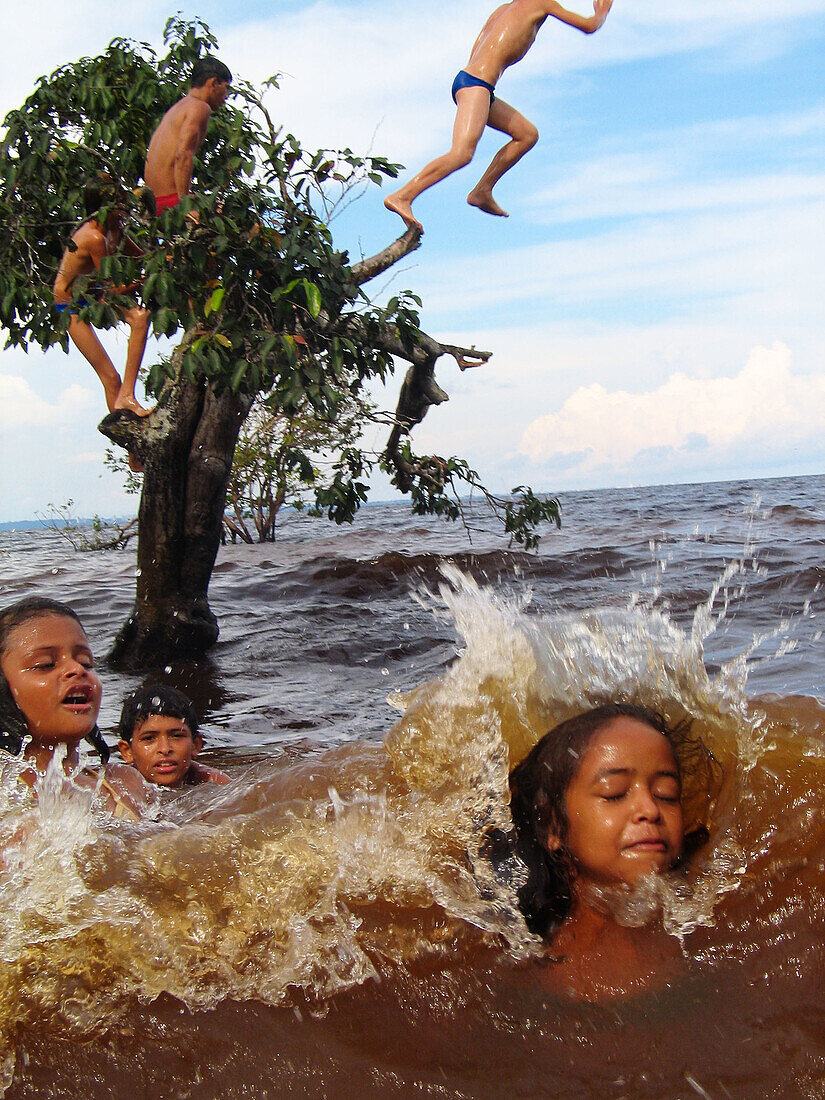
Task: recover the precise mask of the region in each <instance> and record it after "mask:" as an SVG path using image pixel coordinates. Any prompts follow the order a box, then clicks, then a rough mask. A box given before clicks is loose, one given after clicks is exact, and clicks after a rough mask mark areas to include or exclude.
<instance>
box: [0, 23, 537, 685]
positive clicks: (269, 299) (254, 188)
mask: <svg viewBox="0 0 825 1100" xmlns="http://www.w3.org/2000/svg"><path fill="white" fill-rule="evenodd" d="M165 44H166V52H165V54H164V55H163V56H160V57H159V56H156V54H155V53H154V52H153V50H152V49H151V48H150V47H149V46H147V45H145V44H136V43H133V42H129V41H126V40H123V39H116V40H115V41H113V42H112V43H111V45H110V46H109V47H108V49H107V50H106V51H105V53H103V54H101V55H100V56H99V57H94V58H83V59H81V60H79V61H76V62H73V63H71V64H68V65H65V66H64V67H63V68H61V69H59V70H57V72H55V73H54V74H52V76H50V77H48V78H45V77H44V78H41V79H40V80H39V81H38V84H37V87H36V89H35V91H34V92H33V94H32V95H31V96H30V97H29V98H28V99H27V100H26V102H25V103H24V104H23V106H22V107H21V108H20V109H19V110H15V111H12V112H11V113H10V114H9V115H8V117H7V118H6V120H5V125H6V127H7V130H6V134H5V138H4V139H3V143H2V147H0V228H1V229H2V233H1V234H0V237H1V238H2V239H0V324H2V325H3V327H4V328H5V329H6V330H7V332H8V344H10V345H18V346H21V347H23V348H26V347H27V346H28V345H30V344H37V345H39V346H40V347H41V348H43V349H46V348H49V347H51V346H53V345H60V346H62V347H63V348H64V349H65V348H66V347H67V335H66V327H67V322H68V318H66V317H65V316H64V317H63V318H62V319H58V318H57V317H56V316H55V314H54V312H53V310H52V309H51V308H50V306H51V295H50V288H51V283H52V281H53V279H54V275H55V271H56V269H57V264H58V262H59V259H60V255H61V252H62V250H63V248H65V247H66V241H67V239H68V237H69V236H70V234H71V232H72V231H73V229H74V228H75V227H76V225H77V224H78V221H79V218H80V208H81V201H82V189H83V185H84V183H85V182H86V181H87V180H89V179H90V178H93V177H96V176H99V175H100V174H101V173H105V174H106V175H107V176H108V177H109V178H110V180H112V181H113V182H114V184H115V185H116V186H117V187H118V188H119V189H120V191H121V195H122V200H121V201H122V203H123V204H124V205H125V208H126V209H125V214H124V218H125V220H126V222H127V231H128V232H129V235H130V236H131V237H132V238H133V239H134V240H136V241H137V242H138V243H139V244H140V246H141V248H142V250H143V256H142V258H141V259H140V260H139V261H138V260H135V259H132V258H130V257H128V256H126V255H125V254H121V253H118V254H115V255H113V256H111V257H107V259H106V260H105V261H104V264H103V267H102V270H101V272H100V276H101V277H102V281H103V283H104V286H106V287H108V288H109V289H108V292H107V293H105V294H104V295H103V296H102V297H101V298H100V300H92V301H91V302H90V304H88V305H87V306H85V307H83V309H82V312H81V316H82V317H83V318H84V319H86V320H88V321H90V322H91V323H92V324H94V325H96V326H98V327H102V328H107V327H111V326H113V325H116V324H117V323H118V321H119V313H118V307H119V306H120V307H122V306H124V305H125V304H126V302H127V300H126V299H125V298H122V297H119V296H118V295H117V294H116V293H115V291H114V288H115V287H122V286H127V285H129V284H130V283H133V282H136V281H142V284H143V286H142V296H143V300H144V303H145V304H146V306H147V307H148V308H149V309H150V310H151V313H152V322H153V326H154V330H155V332H156V333H158V334H162V335H166V336H170V337H171V336H176V337H177V338H178V343H177V345H176V347H175V349H174V351H173V352H172V354H171V356H170V357H169V358H168V359H166V360H163V361H161V362H158V363H156V364H154V365H153V366H152V367H151V369H150V371H149V377H148V382H147V386H148V388H149V389H150V391H151V392H153V393H154V394H155V395H156V396H157V408H156V411H155V412H154V413H153V414H152V415H151V416H150V417H149V418H147V419H138V418H137V417H135V416H134V415H133V414H131V413H129V412H116V413H112V414H111V415H109V416H107V417H106V419H105V420H104V421H103V422H102V424H101V426H100V427H101V431H102V432H103V433H104V434H105V435H107V436H108V437H109V438H110V439H111V440H113V441H114V442H116V443H117V444H119V445H121V446H123V447H126V448H127V449H128V450H129V452H131V453H132V454H133V455H136V456H138V457H139V458H140V460H141V461H142V462H143V463H144V466H145V475H144V481H143V489H142V493H141V500H140V508H139V538H138V571H137V591H136V598H135V604H134V608H133V611H132V613H131V615H130V616H129V619H128V621H127V622H126V623H125V625H124V626H123V627H122V629H121V631H120V633H119V635H118V638H117V641H116V643H115V649H114V652H113V655H112V656H113V658H114V659H116V660H120V661H121V662H124V663H128V664H132V665H147V664H148V665H156V664H158V663H164V662H166V661H168V660H171V659H175V658H178V657H182V656H192V655H197V654H199V653H202V652H204V651H205V650H207V649H208V648H209V647H210V646H211V645H212V644H213V643H214V642H215V640H216V639H217V636H218V625H217V621H216V619H215V616H214V615H213V613H212V611H211V609H210V607H209V603H208V599H207V592H208V586H209V580H210V576H211V573H212V568H213V565H214V562H215V557H216V554H217V550H218V546H219V543H220V537H221V520H222V516H223V510H224V504H225V501H226V491H227V483H228V479H229V475H230V470H231V465H232V456H233V452H234V450H235V445H236V441H237V439H238V433H239V431H240V429H241V426H242V425H243V423H244V420H245V418H246V417H247V415H248V414H249V411H250V408H251V407H252V405H253V402H254V400H255V398H256V396H257V395H259V394H262V393H266V394H267V395H268V397H267V400H268V402H269V407H270V408H272V409H274V410H277V411H278V412H279V413H281V414H283V415H286V416H290V415H298V414H305V413H306V410H307V409H310V410H312V412H313V413H314V414H315V415H316V416H317V417H318V418H320V419H323V420H327V421H330V422H335V421H336V418H337V417H338V416H339V415H340V411H341V409H342V408H344V407H350V406H351V402H352V398H353V397H358V396H359V395H360V394H361V393H362V391H363V389H364V387H365V386H366V385H367V384H368V383H369V381H370V380H371V379H375V378H380V379H386V378H387V377H388V376H389V375H390V374H391V373H392V372H393V370H394V367H395V363H396V361H397V360H402V361H404V362H405V363H406V364H408V369H407V372H406V375H405V377H404V380H403V383H402V386H401V391H400V395H399V399H398V406H397V409H396V411H395V413H394V415H392V416H389V415H387V417H386V423H387V424H388V427H389V428H390V433H389V439H388V442H387V446H386V448H385V450H384V451H383V452H382V453H381V454H371V453H369V452H367V451H366V450H365V449H364V448H363V447H361V446H358V445H356V444H352V443H350V444H348V445H346V446H344V447H343V448H342V449H341V451H340V453H339V454H338V455H337V456H336V459H335V468H334V472H333V476H332V477H331V478H327V479H326V480H325V481H324V483H323V484H322V485H319V486H318V489H317V492H316V506H317V508H318V509H320V510H322V511H324V512H325V513H326V514H327V515H328V516H329V517H330V518H331V519H333V520H335V521H337V522H343V521H346V520H350V519H351V518H352V517H353V515H354V514H355V512H356V511H357V509H358V507H359V506H360V504H361V503H362V502H363V501H364V500H365V499H366V493H367V479H368V476H369V473H370V471H371V469H372V468H373V467H374V466H375V465H376V464H379V465H380V466H381V467H382V468H383V469H385V470H386V471H388V472H389V474H390V476H391V478H392V480H393V482H394V484H395V485H396V486H397V487H398V488H399V489H400V490H401V491H402V492H404V493H406V494H408V495H409V497H410V498H411V502H412V507H413V509H414V511H416V512H418V513H425V512H430V513H436V514H441V515H445V516H447V517H450V518H453V519H454V518H456V517H458V516H459V515H460V514H461V507H462V506H461V497H460V491H461V490H462V488H463V489H466V488H467V487H468V486H469V487H475V488H478V489H480V490H481V491H482V492H483V493H484V495H485V496H487V498H488V500H490V502H491V503H492V504H493V506H494V507H498V508H499V509H500V511H501V514H502V518H503V521H504V525H505V529H506V530H508V531H509V532H510V533H511V534H512V536H513V537H514V538H515V539H516V540H517V541H519V542H521V543H523V544H525V545H527V546H531V545H535V543H536V541H537V537H536V533H535V532H536V528H537V527H538V525H539V524H540V523H542V522H544V521H546V520H553V521H556V522H558V506H557V503H556V502H555V501H553V500H539V499H538V498H537V497H535V495H534V494H533V493H532V492H531V491H530V490H529V489H526V488H520V489H518V490H514V491H513V495H512V496H511V497H510V498H508V499H502V500H499V499H498V498H495V497H492V496H491V494H489V493H487V491H486V490H485V489H484V487H483V486H482V485H481V483H480V480H479V478H478V475H477V474H476V473H475V471H473V470H471V469H470V468H469V466H468V465H467V464H466V463H465V462H463V461H462V460H460V459H455V458H451V459H443V458H440V457H437V456H426V457H421V456H416V455H415V454H414V453H413V451H412V449H411V447H410V442H409V438H408V436H409V431H410V428H411V427H412V426H413V425H414V424H416V423H418V422H419V421H420V420H421V419H422V417H423V416H424V415H425V413H426V411H427V409H428V407H429V406H430V405H432V404H437V403H439V402H440V401H443V400H446V397H447V395H446V394H445V393H444V392H443V390H441V389H440V387H439V386H438V384H437V383H436V380H435V374H434V368H435V364H436V361H437V360H438V358H439V357H440V356H442V355H444V354H449V355H452V356H454V357H455V358H456V360H457V361H458V362H459V364H460V365H461V366H462V367H465V366H469V365H477V364H479V363H482V362H484V361H486V359H487V358H488V357H489V355H488V353H486V352H477V351H475V350H473V349H466V348H459V347H454V346H451V345H447V344H444V343H441V342H439V341H438V340H435V339H433V338H432V337H431V336H429V335H427V334H426V333H425V332H423V331H422V330H421V328H420V326H419V318H418V314H417V311H416V307H417V306H418V305H420V302H419V301H418V299H416V298H415V297H414V295H411V294H399V295H397V296H395V297H393V298H392V299H391V300H390V301H389V302H387V303H386V304H377V303H375V302H372V301H371V300H370V299H369V298H368V297H367V295H366V294H365V292H364V289H363V288H364V286H365V284H367V283H369V282H370V280H372V279H374V278H375V277H376V276H378V275H380V274H381V273H382V272H385V271H387V270H388V269H389V268H390V267H391V266H392V265H393V264H395V263H396V262H397V261H398V260H399V259H401V258H402V257H403V256H405V255H406V254H408V253H409V252H410V251H411V250H413V249H415V248H417V247H418V245H419V236H418V235H417V234H416V233H415V232H413V231H408V232H407V233H405V234H404V235H403V236H402V237H400V238H399V239H398V240H396V241H394V242H393V243H392V244H390V245H389V246H388V247H387V248H385V249H384V250H383V251H382V252H380V253H379V254H378V255H376V256H373V257H372V258H369V259H364V260H361V261H360V262H356V263H350V261H349V259H348V257H347V254H346V253H345V252H341V251H339V250H337V249H336V248H335V246H334V243H333V240H332V236H331V233H330V230H329V225H328V223H329V214H330V210H331V208H332V207H333V206H334V204H335V202H336V201H338V200H340V198H341V197H342V196H344V195H351V190H352V188H353V186H356V185H359V184H361V183H368V182H373V183H380V182H381V179H382V177H386V176H394V175H395V174H396V171H397V166H396V165H393V164H390V163H389V162H388V161H387V160H385V159H383V158H381V157H366V158H364V157H359V156H356V155H354V154H353V153H352V152H351V151H350V150H349V149H346V150H343V151H337V152H328V151H322V152H316V153H308V152H305V151H304V150H303V149H302V148H301V146H300V144H299V142H298V141H297V140H296V139H295V138H294V137H293V136H292V135H291V134H285V133H283V132H282V130H280V129H279V128H278V127H276V126H275V125H274V124H273V122H272V119H271V117H270V115H269V113H268V111H267V109H266V106H265V104H264V102H263V99H262V94H261V93H260V92H259V91H257V90H256V89H255V88H253V87H252V86H251V85H249V84H247V83H244V82H243V81H235V82H234V83H233V90H234V92H235V95H234V97H233V100H232V101H231V102H234V104H235V105H234V106H229V105H227V106H226V107H225V108H223V109H222V110H220V111H219V112H216V113H215V115H213V117H212V120H211V121H210V126H209V131H208V134H207V139H206V141H205V143H204V145H203V147H202V148H201V151H200V154H199V158H198V161H197V163H196V180H195V184H194V190H195V193H194V194H193V195H191V196H189V197H187V198H186V199H184V200H183V201H182V202H181V204H180V206H178V207H177V208H174V209H172V210H167V211H164V212H163V214H162V215H161V216H160V217H159V218H157V217H155V216H154V209H153V202H152V196H151V194H147V192H146V191H145V190H144V191H140V189H136V185H137V184H138V181H139V180H140V178H141V174H142V170H143V162H144V158H145V155H146V148H147V145H148V142H149V138H150V136H151V134H152V131H153V129H154V126H155V125H156V123H157V121H158V119H159V118H160V116H161V115H162V114H163V112H164V111H165V110H166V109H167V108H168V107H170V106H171V105H172V104H173V103H174V102H175V101H176V100H177V99H178V98H179V97H180V96H181V95H182V94H185V89H186V80H187V75H188V73H189V71H190V70H191V66H192V64H193V62H194V61H195V59H196V58H197V57H198V56H200V55H202V54H203V53H205V52H208V51H212V52H214V50H215V48H216V46H217V43H216V42H215V39H214V38H213V36H212V35H211V33H210V32H209V29H208V28H207V27H206V26H204V25H203V24H202V23H199V22H194V23H189V22H185V21H182V20H180V19H171V20H170V21H169V22H168V23H167V26H166V32H165ZM273 86H276V82H275V81H274V80H272V81H269V82H268V83H267V85H265V87H264V91H266V90H267V89H268V88H270V87H273ZM106 214H107V211H106V209H105V208H102V209H101V210H100V211H99V214H98V216H99V217H100V218H101V220H103V219H105V217H106ZM98 281H100V280H98ZM81 282H82V281H81ZM83 290H84V287H83V286H82V285H78V286H77V287H76V288H75V295H76V297H77V298H80V297H81V296H82V294H83ZM90 297H91V295H90ZM365 407H367V406H366V405H365ZM289 461H290V462H292V463H294V465H295V468H296V469H297V470H298V471H300V470H301V469H302V468H303V469H309V468H310V467H311V461H310V458H309V456H308V455H306V454H303V453H302V452H301V449H300V447H295V448H293V449H292V451H291V454H290V456H289Z"/></svg>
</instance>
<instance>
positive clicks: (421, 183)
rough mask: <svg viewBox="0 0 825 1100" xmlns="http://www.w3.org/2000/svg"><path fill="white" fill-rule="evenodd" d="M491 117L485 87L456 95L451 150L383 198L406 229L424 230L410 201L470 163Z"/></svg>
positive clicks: (474, 88)
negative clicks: (402, 221)
mask: <svg viewBox="0 0 825 1100" xmlns="http://www.w3.org/2000/svg"><path fill="white" fill-rule="evenodd" d="M493 108H495V104H493ZM490 114H491V110H490V93H489V92H488V91H487V89H486V88H479V87H469V88H461V89H459V91H458V92H456V115H455V123H454V124H453V143H452V145H451V147H450V151H449V152H448V153H445V154H444V155H443V156H441V157H436V159H435V160H431V161H430V163H429V164H428V165H426V166H425V167H424V168H422V169H421V171H420V172H419V173H418V174H417V175H415V176H413V178H412V179H411V180H410V181H409V183H405V184H404V186H403V187H400V188H399V189H398V190H397V191H395V192H393V194H391V195H387V197H386V198H385V199H384V206H386V208H387V209H388V210H392V212H393V213H394V214H398V215H399V217H401V218H403V219H404V222H405V224H406V225H407V228H409V229H418V230H421V231H423V228H424V227H423V226H422V225H421V222H420V221H418V219H417V218H416V217H415V215H414V214H413V212H412V202H413V200H414V199H416V198H418V196H419V195H420V194H421V192H422V191H426V190H427V188H428V187H432V186H433V184H434V183H439V182H440V181H441V180H443V179H445V178H446V177H447V176H449V175H452V173H453V172H456V171H457V170H458V169H459V168H463V167H464V166H465V164H469V163H470V161H471V160H472V159H473V154H474V153H475V151H476V146H477V145H478V142H479V139H480V138H481V135H482V134H483V133H484V127H485V126H486V125H487V119H488V116H490ZM525 152H526V150H525Z"/></svg>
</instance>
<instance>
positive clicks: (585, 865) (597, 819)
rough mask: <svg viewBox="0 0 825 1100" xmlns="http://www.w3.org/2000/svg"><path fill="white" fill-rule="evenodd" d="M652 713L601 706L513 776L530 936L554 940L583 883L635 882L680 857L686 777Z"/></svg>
mask: <svg viewBox="0 0 825 1100" xmlns="http://www.w3.org/2000/svg"><path fill="white" fill-rule="evenodd" d="M679 732H680V731H676V732H675V733H674V731H672V730H671V729H670V728H669V727H668V726H667V724H666V722H665V720H664V718H663V717H662V716H661V715H660V714H657V713H656V712H655V711H650V710H647V709H646V708H644V707H638V706H633V705H630V704H622V703H615V704H610V705H607V706H602V707H597V708H595V709H594V710H590V711H587V712H585V713H584V714H581V715H579V716H578V717H576V718H571V719H569V720H568V721H566V722H562V723H561V724H560V725H559V726H556V728H555V729H553V730H551V731H550V732H549V733H548V734H546V735H545V736H544V737H543V738H542V739H541V740H540V741H539V742H538V744H537V745H536V746H535V747H534V748H533V750H532V751H531V752H530V754H529V755H528V756H527V758H526V759H525V760H524V761H523V762H522V763H521V764H519V766H518V767H517V768H515V769H514V770H513V771H512V772H511V774H510V790H511V811H512V816H513V823H514V825H515V827H516V832H517V837H518V840H517V846H518V852H519V855H520V856H521V857H522V859H523V860H524V862H525V863H526V865H527V867H528V869H529V872H530V874H529V879H528V882H527V883H526V884H525V885H524V886H523V887H522V889H521V890H520V892H519V901H520V903H521V906H522V910H523V911H524V914H525V917H526V919H527V923H528V925H529V927H530V928H531V930H532V931H534V932H537V933H539V934H540V935H543V936H548V935H550V934H551V933H552V932H553V931H554V929H555V928H557V927H558V925H559V924H561V923H562V921H563V920H564V919H565V918H566V917H567V915H568V914H569V912H570V910H571V908H572V907H573V905H574V902H575V897H576V892H577V886H578V885H579V884H585V883H592V884H597V885H602V886H604V885H619V884H625V885H628V886H632V885H634V884H635V883H636V882H637V881H638V879H639V878H641V876H642V875H645V874H649V873H651V872H660V871H666V870H669V869H670V868H671V867H673V866H674V865H675V864H676V863H677V862H678V860H679V859H680V857H681V856H682V854H683V850H684V821H683V814H682V805H681V793H682V792H681V773H680V767H679V762H678V759H677V755H676V752H675V750H674V736H678V734H679Z"/></svg>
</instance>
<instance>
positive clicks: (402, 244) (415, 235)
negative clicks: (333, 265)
mask: <svg viewBox="0 0 825 1100" xmlns="http://www.w3.org/2000/svg"><path fill="white" fill-rule="evenodd" d="M420 246H421V230H420V229H408V230H407V232H406V233H405V234H404V235H403V236H401V237H399V238H398V239H397V240H395V241H393V242H392V244H389V245H387V247H386V248H385V249H383V250H382V251H381V252H377V253H376V254H375V255H374V256H370V257H369V259H367V260H361V262H360V263H357V264H353V265H352V274H353V275H354V276H355V281H356V283H358V285H359V286H360V285H361V284H362V283H367V282H369V280H370V279H374V278H375V276H376V275H380V274H381V273H382V271H386V270H387V268H388V267H392V265H393V264H396V263H398V261H399V260H401V259H403V258H404V256H407V255H409V253H410V252H414V251H415V250H416V248H420Z"/></svg>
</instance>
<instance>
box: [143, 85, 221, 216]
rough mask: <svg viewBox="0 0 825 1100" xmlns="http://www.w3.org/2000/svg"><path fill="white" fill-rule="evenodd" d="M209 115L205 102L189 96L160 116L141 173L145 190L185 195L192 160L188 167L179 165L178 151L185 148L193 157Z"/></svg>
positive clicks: (200, 142)
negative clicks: (145, 186)
mask: <svg viewBox="0 0 825 1100" xmlns="http://www.w3.org/2000/svg"><path fill="white" fill-rule="evenodd" d="M211 114H212V109H211V107H210V106H209V104H208V103H206V102H204V100H203V99H200V98H197V97H196V96H193V95H191V94H190V95H187V96H184V98H183V99H181V100H179V102H177V103H176V104H175V105H174V106H173V107H170V108H169V110H168V111H167V112H166V114H165V115H164V116H163V118H162V119H161V121H160V125H159V126H158V128H157V129H156V130H155V132H154V134H153V135H152V140H151V141H150V142H149V149H148V150H147V153H146V168H145V170H144V173H143V177H144V179H145V181H146V185H147V187H149V188H151V190H152V191H154V193H155V194H156V195H171V194H173V193H177V194H178V195H185V194H187V192H188V191H189V186H190V184H191V167H190V165H191V161H190V164H189V165H186V166H184V165H182V164H181V158H180V151H181V149H185V150H187V151H189V152H190V153H191V154H194V153H195V152H196V151H197V150H198V149H199V148H200V146H201V144H202V143H203V139H204V138H205V137H206V127H207V125H208V123H209V117H210V115H211ZM176 165H177V167H178V171H177V173H176V171H175V169H176ZM182 168H183V169H184V173H183V175H182V174H181V169H182ZM187 168H188V171H187V170H186V169H187ZM187 176H188V178H186V177H187Z"/></svg>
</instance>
